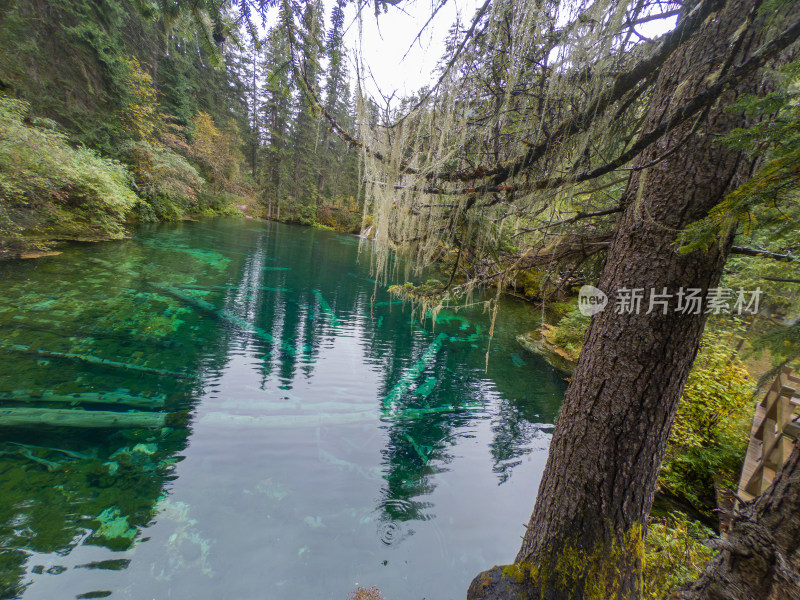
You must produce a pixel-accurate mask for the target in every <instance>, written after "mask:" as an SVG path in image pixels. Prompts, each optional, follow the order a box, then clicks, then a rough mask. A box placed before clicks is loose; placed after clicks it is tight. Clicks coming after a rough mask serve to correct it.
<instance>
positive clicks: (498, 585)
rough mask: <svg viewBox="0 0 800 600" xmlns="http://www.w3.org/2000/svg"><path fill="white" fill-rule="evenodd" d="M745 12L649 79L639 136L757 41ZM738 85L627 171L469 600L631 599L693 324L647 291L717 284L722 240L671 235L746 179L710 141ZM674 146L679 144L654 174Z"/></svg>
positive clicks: (739, 5) (721, 12) (712, 29)
mask: <svg viewBox="0 0 800 600" xmlns="http://www.w3.org/2000/svg"><path fill="white" fill-rule="evenodd" d="M758 4H759V2H758V1H757V0H727V1H725V2H718V5H719V9H718V10H717V11H716V12H715V13H713V14H712V15H711V16H710V17H709V18H708V19H706V21H705V23H704V24H703V25H702V26H701V28H700V29H699V31H697V32H696V33H695V34H694V35H693V36H692V38H690V39H689V40H687V41H686V42H685V43H684V44H683V45H681V46H680V47H679V48H678V49H677V50H676V51H675V53H674V54H673V56H672V57H671V58H670V59H669V60H668V62H667V63H666V64H665V65H664V67H663V68H662V70H661V72H660V74H659V77H658V81H657V83H656V86H655V91H654V92H653V97H652V99H651V101H650V104H649V109H648V114H647V117H646V121H645V123H644V125H643V130H644V131H648V130H650V129H652V128H653V127H655V126H656V125H657V124H658V123H659V122H661V121H662V120H663V118H665V117H666V116H667V115H669V114H671V113H673V111H675V110H677V109H679V108H680V107H681V106H682V104H683V103H684V102H686V100H687V99H689V98H692V97H694V96H695V95H697V94H699V93H702V92H703V91H704V90H706V89H707V88H708V86H709V85H711V84H713V82H714V81H717V80H718V78H719V77H721V76H724V75H725V74H726V73H727V71H728V70H729V69H731V68H735V66H732V65H736V64H737V63H739V62H741V61H742V60H743V59H744V58H746V57H748V56H750V55H751V54H752V53H753V52H754V51H755V50H756V49H757V47H758V45H759V44H760V43H761V42H763V28H761V27H759V26H749V27H746V26H745V24H746V23H748V19H750V18H754V17H755V9H756V7H757V5H758ZM757 87H758V85H757V79H756V78H755V77H752V78H750V79H749V80H747V81H746V82H745V83H744V84H742V85H741V86H740V87H739V89H738V91H737V92H734V91H729V92H727V93H726V95H725V96H724V97H723V98H721V99H720V100H719V101H718V102H717V103H716V104H715V105H714V106H712V107H711V108H710V109H709V111H708V114H707V118H706V119H705V120H704V121H703V122H702V123H701V124H700V125H699V127H698V128H697V130H696V131H695V133H694V134H691V133H690V129H691V127H692V124H691V123H686V124H685V125H683V126H681V127H679V128H677V129H675V130H673V131H671V132H670V133H669V134H667V135H665V136H664V137H662V138H661V139H660V140H659V141H658V142H657V143H655V144H654V145H652V146H651V147H650V148H649V149H648V150H647V151H646V152H644V153H643V154H642V155H641V156H640V157H639V158H638V159H637V161H636V165H637V166H644V165H650V166H648V167H647V168H643V169H641V170H637V171H634V172H633V174H632V175H631V177H630V179H629V181H628V185H627V188H626V191H625V193H624V195H623V200H622V201H623V207H624V210H623V212H622V213H621V214H620V217H619V219H618V221H617V230H616V234H615V236H614V240H613V242H612V245H611V248H610V250H609V254H608V258H607V261H606V264H605V266H604V269H603V272H602V275H601V277H600V282H599V287H600V288H601V289H602V290H604V291H605V292H606V293H607V294H608V296H609V304H608V306H607V307H606V309H605V311H604V312H602V313H600V314H597V315H595V316H594V317H593V318H592V322H591V325H590V327H589V330H588V332H587V334H586V340H585V343H584V346H583V351H582V353H581V357H580V360H579V361H578V365H577V368H576V370H575V373H574V374H573V376H572V381H571V383H570V386H569V388H568V389H567V392H566V395H565V398H564V404H563V406H562V408H561V414H560V415H559V417H558V422H557V425H556V429H555V432H554V435H553V440H552V444H551V447H550V454H549V457H548V461H547V466H546V468H545V472H544V475H543V478H542V482H541V484H540V487H539V494H538V497H537V501H536V505H535V508H534V511H533V515H532V517H531V519H530V523H529V525H528V528H527V530H526V532H525V536H524V540H523V543H522V548H521V549H520V551H519V554H518V555H517V558H516V562H515V564H514V565H510V566H507V567H495V568H494V569H491V570H489V571H486V572H484V573H482V574H480V575H479V576H478V577H476V578H475V580H474V581H473V582H472V585H471V586H470V591H469V598H471V599H473V600H478V599H484V598H506V599H508V598H536V599H541V600H561V599H567V598H569V599H573V598H575V599H581V598H583V599H590V598H591V599H602V600H606V599H616V598H625V599H632V598H633V599H635V598H638V597H639V595H640V588H641V568H642V560H643V535H644V532H645V525H646V520H647V517H648V515H649V513H650V508H651V505H652V501H653V494H654V491H655V487H656V479H657V476H658V471H659V467H660V465H661V461H662V458H663V456H664V451H665V449H666V443H667V437H668V435H669V432H670V428H671V425H672V422H673V419H674V417H675V412H676V409H677V405H678V400H679V399H680V396H681V393H682V390H683V386H684V383H685V382H686V378H687V375H688V374H689V370H690V368H691V366H692V363H693V361H694V358H695V354H696V352H697V348H698V345H699V342H700V337H701V334H702V332H703V327H704V325H705V321H706V314H705V313H704V311H705V308H706V307H705V304H704V305H703V309H702V310H703V312H701V313H700V314H679V313H676V312H675V308H676V304H677V298H676V297H673V298H672V299H671V301H670V306H669V311H668V314H666V315H664V314H662V312H661V310H662V309H661V307H660V306H658V305H656V308H655V310H654V311H653V312H652V313H650V314H647V309H648V303H647V302H648V297H649V295H650V290H651V289H654V290H655V291H656V293H657V294H661V293H662V292H663V290H664V289H665V288H666V291H667V293H670V294H677V293H678V292H679V291H680V290H681V289H683V290H687V289H689V288H699V289H700V290H702V295H703V297H705V295H706V292H707V290H708V289H709V288H714V287H716V286H717V284H718V282H719V280H720V276H721V274H722V269H723V266H724V264H725V260H726V257H727V253H728V248H729V244H730V240H729V239H727V240H723V241H722V243H721V244H720V245H717V246H714V247H712V248H711V249H710V250H708V251H707V252H703V251H695V252H692V253H690V254H680V253H678V252H677V250H676V238H677V235H678V232H679V231H680V230H681V229H683V228H684V227H686V226H687V225H688V224H690V223H692V222H694V221H696V220H698V219H701V218H702V217H704V216H705V215H706V214H707V213H708V211H709V210H710V209H711V208H712V207H714V206H715V205H716V204H718V203H719V202H720V201H721V200H722V199H723V198H724V196H725V195H726V194H727V193H728V192H730V191H731V190H732V189H733V188H735V187H736V186H738V185H739V184H741V183H742V182H743V181H744V180H746V178H747V177H749V176H750V174H751V169H752V167H753V164H752V160H751V159H749V158H747V157H745V156H744V155H742V154H740V153H738V152H734V151H731V150H729V149H727V148H725V147H724V146H722V145H719V144H718V143H717V140H718V139H719V136H720V135H722V134H725V133H727V132H729V131H731V130H732V129H733V128H735V127H742V126H744V125H745V124H746V123H745V117H744V116H743V115H742V114H732V113H730V112H727V111H726V110H725V106H726V105H727V104H729V103H730V102H731V101H732V100H733V99H734V98H735V96H736V94H737V93H741V92H743V91H747V92H756V91H758V90H757ZM687 135H689V136H690V141H689V142H688V143H687V144H685V145H684V146H683V147H681V148H680V149H679V150H678V151H676V152H673V153H671V154H668V155H667V157H666V158H665V159H664V160H662V161H660V162H655V164H652V165H651V163H653V162H654V161H656V160H657V159H658V158H659V157H660V156H662V155H664V153H665V152H667V151H669V150H670V149H672V148H673V147H674V146H675V145H676V144H679V143H680V142H681V140H683V139H684V138H685V137H686V136H687ZM625 288H627V289H632V288H643V289H644V290H645V293H644V295H645V299H644V300H643V301H642V309H641V310H640V311H639V313H638V314H636V312H635V311H634V312H632V313H631V314H628V313H621V314H618V313H617V312H616V310H615V303H616V300H617V299H618V298H619V297H620V296H621V295H620V294H619V293H618V292H617V291H618V290H621V289H625Z"/></svg>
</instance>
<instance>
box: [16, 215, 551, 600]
mask: <svg viewBox="0 0 800 600" xmlns="http://www.w3.org/2000/svg"><path fill="white" fill-rule="evenodd" d="M368 264H369V251H368V250H367V251H363V252H362V253H361V254H360V255H359V253H358V240H357V239H356V238H354V237H352V236H345V235H339V234H334V233H329V232H322V231H317V230H313V229H308V228H300V227H292V226H286V225H276V224H260V223H253V222H243V221H239V220H216V221H205V222H201V223H183V224H177V225H164V226H155V227H149V228H142V229H139V230H138V232H137V234H136V236H135V237H134V239H132V240H127V241H123V242H113V243H104V244H97V245H81V246H74V247H70V248H67V249H66V250H65V251H64V253H63V254H62V255H60V256H55V257H48V258H42V259H38V260H35V261H13V262H6V263H2V264H0V598H12V597H16V596H21V597H22V598H25V599H26V600H27V599H39V598H41V599H48V600H58V599H61V598H64V599H67V598H80V597H110V598H120V599H132V600H139V599H150V598H153V599H158V600H162V599H168V598H181V599H185V598H193V599H194V598H198V599H204V598H209V599H211V598H214V599H216V598H236V599H261V598H264V599H269V600H282V599H287V600H288V599H292V600H297V599H303V600H305V599H308V600H312V599H324V598H331V599H344V598H345V596H346V595H347V592H348V591H349V590H351V589H352V588H353V587H355V586H356V585H357V584H360V585H362V586H369V585H377V586H379V587H380V588H381V590H382V591H383V593H384V595H386V596H387V598H389V599H391V600H414V599H418V600H421V599H423V598H427V599H429V600H447V599H451V598H452V599H458V600H460V599H462V598H464V597H465V593H466V588H467V586H468V584H469V582H470V580H471V578H472V577H473V576H474V575H475V574H476V573H477V572H478V571H480V570H482V569H484V568H487V567H489V566H491V565H493V564H497V563H502V562H508V561H510V560H512V559H513V557H514V554H515V553H516V551H517V549H518V545H519V541H520V536H521V534H522V532H523V526H522V524H523V523H524V522H525V521H527V519H528V517H529V514H530V511H531V508H532V506H533V500H534V497H535V493H536V489H537V486H538V483H539V478H540V475H541V472H542V470H543V468H544V462H545V459H546V451H547V446H548V443H549V437H550V431H551V427H549V426H547V424H548V423H552V422H553V419H554V418H555V415H556V411H557V409H558V406H559V403H560V401H561V397H562V395H563V390H564V388H565V383H564V381H563V380H562V379H561V378H560V376H559V375H558V374H557V373H555V372H554V371H553V370H552V369H551V368H550V367H548V366H547V365H546V364H544V363H543V362H541V361H539V360H538V359H537V358H535V357H532V356H530V355H528V354H526V353H525V351H524V350H523V349H521V348H520V347H519V346H518V344H517V343H516V341H515V340H514V336H515V335H516V334H518V333H520V332H522V331H525V330H529V329H532V328H534V327H535V326H536V324H537V314H536V312H535V311H533V310H532V309H531V308H530V306H528V305H525V304H523V303H520V302H516V301H513V300H507V301H504V302H503V305H502V307H501V311H500V316H499V319H498V324H497V326H496V329H495V337H494V340H493V342H492V345H491V355H490V362H489V370H488V373H486V372H484V361H485V352H486V344H487V337H486V334H487V331H488V322H489V318H488V315H485V314H483V313H482V312H481V311H472V312H464V311H462V312H460V313H458V314H455V313H453V312H443V313H441V314H440V319H439V322H438V323H437V324H436V326H435V328H433V327H432V326H431V323H430V322H427V323H425V324H423V326H420V324H419V323H416V324H412V322H411V318H410V313H409V311H408V309H405V310H404V308H403V306H402V305H401V304H399V303H396V302H394V303H391V304H390V302H391V301H392V299H391V298H390V297H389V295H388V293H387V292H386V291H385V290H384V289H383V288H382V287H379V288H378V289H377V292H376V298H375V305H374V306H372V307H371V306H370V296H371V295H372V294H373V291H374V290H375V284H374V281H373V280H371V278H370V275H369V268H368ZM110 413H117V414H116V415H115V414H110ZM63 418H66V419H69V421H68V425H70V426H68V427H66V426H63V425H62V426H55V425H52V423H54V422H56V421H55V419H63ZM109 420H115V421H117V422H116V423H113V427H109V426H108V425H109V424H111V423H109ZM42 422H46V423H50V425H42V424H41V423H42ZM120 422H121V423H120ZM121 425H124V426H121ZM146 425H149V427H147V426H146Z"/></svg>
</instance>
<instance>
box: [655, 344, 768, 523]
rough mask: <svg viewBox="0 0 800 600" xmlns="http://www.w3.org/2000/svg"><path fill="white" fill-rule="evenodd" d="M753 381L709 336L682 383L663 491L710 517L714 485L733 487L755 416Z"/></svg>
mask: <svg viewBox="0 0 800 600" xmlns="http://www.w3.org/2000/svg"><path fill="white" fill-rule="evenodd" d="M753 391H754V382H753V380H752V378H751V377H750V376H749V375H748V373H747V371H746V370H745V368H744V366H743V365H742V363H741V362H740V361H739V360H738V359H736V358H735V357H732V356H731V349H730V348H728V347H726V346H725V344H724V343H723V342H722V341H721V340H720V338H718V337H716V336H714V335H711V334H707V335H706V336H705V337H704V339H703V343H702V344H701V347H700V352H699V353H698V355H697V359H696V360H695V363H694V366H693V367H692V371H691V373H690V374H689V378H688V380H687V381H686V386H685V388H684V391H683V397H682V398H681V402H680V404H679V406H678V414H677V416H676V417H675V422H674V424H673V426H672V433H671V435H670V438H669V442H668V445H667V454H666V457H665V459H664V463H663V465H662V467H661V473H660V476H659V480H658V482H659V486H660V488H661V490H662V491H665V492H668V493H669V494H670V495H672V496H674V497H677V498H678V499H680V500H682V501H684V502H686V503H688V504H690V505H691V506H692V507H693V508H695V509H696V510H698V511H700V512H701V513H704V514H705V515H707V516H708V517H709V518H715V517H714V510H715V508H716V506H717V501H716V500H717V499H716V494H715V486H721V487H727V488H733V489H735V487H736V483H737V480H738V477H739V471H740V470H741V465H742V460H743V458H744V453H745V451H746V448H747V441H748V437H749V423H750V421H751V419H752V416H753V404H752V401H751V399H752V393H753Z"/></svg>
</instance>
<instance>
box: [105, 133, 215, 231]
mask: <svg viewBox="0 0 800 600" xmlns="http://www.w3.org/2000/svg"><path fill="white" fill-rule="evenodd" d="M121 155H122V156H123V157H124V158H125V160H126V161H127V162H128V163H129V164H130V165H131V168H132V169H133V173H134V176H135V179H136V185H137V187H138V189H139V193H140V194H141V195H142V196H143V198H144V199H145V200H146V204H144V203H140V204H139V207H138V208H139V220H141V221H156V220H175V219H179V218H181V217H182V216H183V215H184V214H185V213H187V212H193V211H195V210H197V209H198V208H199V207H198V202H197V198H198V194H199V193H200V190H202V188H203V185H204V184H205V181H204V180H203V178H202V177H200V174H199V173H198V172H197V169H195V168H194V167H193V166H192V165H190V164H189V162H188V161H187V160H186V159H185V158H184V157H182V156H181V155H179V154H177V153H176V152H174V151H173V150H172V149H170V148H168V147H165V146H161V145H159V144H157V143H151V142H148V141H144V140H140V141H135V142H134V141H131V142H126V143H125V144H124V145H123V146H122V148H121Z"/></svg>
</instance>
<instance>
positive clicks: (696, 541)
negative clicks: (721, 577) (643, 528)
mask: <svg viewBox="0 0 800 600" xmlns="http://www.w3.org/2000/svg"><path fill="white" fill-rule="evenodd" d="M713 534H714V532H713V531H711V530H710V529H708V528H707V527H704V526H703V525H701V524H700V523H698V522H696V521H692V520H690V519H687V518H685V517H684V516H683V515H681V514H680V513H675V514H673V515H671V516H670V517H669V518H668V519H665V520H657V519H654V520H651V522H650V524H649V525H648V528H647V537H646V538H645V556H644V573H643V579H644V589H643V592H642V598H644V599H646V600H662V599H663V598H666V597H667V595H668V594H669V593H670V592H671V591H673V590H674V589H675V588H676V587H678V586H680V585H682V584H684V583H688V582H690V581H693V580H695V579H697V577H698V576H699V575H700V573H701V572H702V571H703V568H704V567H705V564H706V563H707V562H708V561H709V560H710V559H711V558H712V557H713V556H714V554H715V552H714V550H711V549H710V548H708V547H707V546H706V545H705V544H704V543H703V542H704V541H705V540H707V539H708V538H710V537H711V536H712V535H713Z"/></svg>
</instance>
